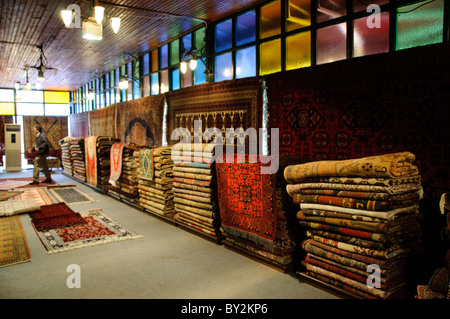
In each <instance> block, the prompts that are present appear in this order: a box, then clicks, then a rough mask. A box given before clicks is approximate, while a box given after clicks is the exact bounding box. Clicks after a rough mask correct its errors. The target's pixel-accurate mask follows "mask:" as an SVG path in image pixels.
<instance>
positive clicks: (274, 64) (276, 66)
mask: <svg viewBox="0 0 450 319" xmlns="http://www.w3.org/2000/svg"><path fill="white" fill-rule="evenodd" d="M260 55H261V56H260V61H261V62H260V74H261V75H265V74H270V73H276V72H280V71H281V39H276V40H272V41H268V42H264V43H262V44H261V49H260Z"/></svg>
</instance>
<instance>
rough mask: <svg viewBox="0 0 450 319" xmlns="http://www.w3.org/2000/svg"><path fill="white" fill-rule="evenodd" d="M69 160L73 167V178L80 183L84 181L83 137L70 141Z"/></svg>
mask: <svg viewBox="0 0 450 319" xmlns="http://www.w3.org/2000/svg"><path fill="white" fill-rule="evenodd" d="M69 152H70V158H71V160H72V165H73V177H75V178H76V179H79V180H80V181H82V182H85V181H86V164H85V145H84V137H77V138H73V139H71V140H70V144H69Z"/></svg>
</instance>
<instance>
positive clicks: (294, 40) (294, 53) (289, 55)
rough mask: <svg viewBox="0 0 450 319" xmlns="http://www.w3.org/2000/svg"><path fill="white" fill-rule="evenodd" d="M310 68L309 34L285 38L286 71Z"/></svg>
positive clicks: (302, 33) (303, 33) (298, 34)
mask: <svg viewBox="0 0 450 319" xmlns="http://www.w3.org/2000/svg"><path fill="white" fill-rule="evenodd" d="M308 66H311V32H310V31H308V32H301V33H297V34H294V35H292V36H289V37H287V38H286V70H293V69H299V68H304V67H308Z"/></svg>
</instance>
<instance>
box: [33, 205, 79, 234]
mask: <svg viewBox="0 0 450 319" xmlns="http://www.w3.org/2000/svg"><path fill="white" fill-rule="evenodd" d="M30 217H31V222H32V223H33V227H34V228H35V229H36V230H37V231H45V230H49V229H55V228H61V227H68V226H74V225H83V224H86V223H87V222H86V221H85V220H84V219H83V218H82V217H81V215H80V214H79V213H76V212H74V211H73V210H72V209H71V208H70V207H69V206H67V205H66V203H57V204H51V205H45V206H42V207H41V208H40V210H38V211H36V212H32V213H30Z"/></svg>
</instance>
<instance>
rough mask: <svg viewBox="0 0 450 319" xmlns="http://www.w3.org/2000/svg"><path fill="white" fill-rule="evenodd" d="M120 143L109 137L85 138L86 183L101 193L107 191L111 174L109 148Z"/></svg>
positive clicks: (116, 139)
mask: <svg viewBox="0 0 450 319" xmlns="http://www.w3.org/2000/svg"><path fill="white" fill-rule="evenodd" d="M118 142H120V140H119V139H118V138H115V137H109V136H88V137H86V138H85V157H86V182H87V183H88V184H90V185H92V186H94V187H97V188H99V189H101V190H103V191H107V190H108V189H109V185H110V184H109V183H108V181H109V177H110V174H111V171H110V163H111V146H112V145H113V144H115V143H118Z"/></svg>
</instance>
